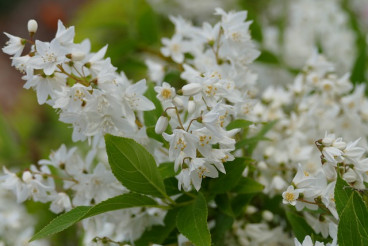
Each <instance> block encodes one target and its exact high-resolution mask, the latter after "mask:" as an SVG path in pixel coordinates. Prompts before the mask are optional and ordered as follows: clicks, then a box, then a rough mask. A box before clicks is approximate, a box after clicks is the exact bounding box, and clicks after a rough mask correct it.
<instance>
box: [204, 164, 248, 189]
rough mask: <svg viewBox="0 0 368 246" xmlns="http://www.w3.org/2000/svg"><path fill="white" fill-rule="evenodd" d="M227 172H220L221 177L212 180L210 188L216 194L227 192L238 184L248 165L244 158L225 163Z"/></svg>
mask: <svg viewBox="0 0 368 246" xmlns="http://www.w3.org/2000/svg"><path fill="white" fill-rule="evenodd" d="M224 166H225V170H226V174H222V173H221V174H220V176H219V178H217V179H213V180H211V183H210V190H211V192H213V193H215V194H219V193H225V192H227V191H230V190H231V189H233V188H234V187H235V186H237V184H238V182H239V180H240V178H241V177H242V173H243V171H244V169H245V167H246V163H245V160H244V159H243V158H236V159H235V160H233V161H229V162H225V163H224Z"/></svg>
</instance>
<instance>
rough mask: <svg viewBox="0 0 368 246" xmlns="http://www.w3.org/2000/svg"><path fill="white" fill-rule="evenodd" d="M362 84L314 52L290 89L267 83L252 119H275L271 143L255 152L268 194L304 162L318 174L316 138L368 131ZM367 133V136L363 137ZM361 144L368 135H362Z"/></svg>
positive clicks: (281, 186) (280, 187)
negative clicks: (354, 84)
mask: <svg viewBox="0 0 368 246" xmlns="http://www.w3.org/2000/svg"><path fill="white" fill-rule="evenodd" d="M364 91H365V87H364V85H359V86H356V87H355V88H354V89H353V84H352V83H351V82H350V81H349V74H345V75H343V76H341V77H338V76H337V75H336V74H335V72H334V68H333V65H332V64H331V63H329V62H328V61H326V59H325V58H324V57H323V56H321V55H318V54H317V53H315V54H314V55H313V56H312V57H311V58H310V59H309V60H308V61H307V64H306V65H305V67H304V69H303V71H302V73H300V74H299V75H297V77H296V78H295V80H294V82H293V83H292V84H289V85H287V87H286V86H285V87H281V86H279V87H274V86H269V87H267V88H266V90H265V91H264V92H263V94H262V96H261V99H262V101H261V102H259V103H257V104H256V105H255V106H254V108H253V110H252V111H251V112H250V114H248V117H249V118H250V119H251V120H253V121H255V122H258V121H260V122H265V121H266V122H267V121H276V123H275V125H274V126H273V127H272V129H271V130H270V131H269V132H268V133H267V135H266V137H267V139H268V141H262V142H261V143H259V145H258V147H257V149H256V150H255V152H254V159H255V160H257V161H258V164H257V168H258V170H259V174H258V180H259V181H260V182H261V183H262V184H264V185H265V186H266V188H265V192H266V193H269V194H271V195H273V194H280V192H281V191H283V190H284V189H285V188H286V187H287V183H288V182H289V181H290V180H291V179H292V178H293V175H294V174H295V172H296V169H297V166H295V163H300V164H301V165H302V167H303V169H304V170H306V171H308V172H309V173H316V172H317V171H318V170H319V168H320V164H319V155H318V153H316V152H313V148H314V142H315V140H316V139H319V138H320V136H321V135H322V134H324V133H325V132H326V131H327V132H332V133H339V135H341V136H342V137H343V138H344V139H348V140H353V139H356V138H358V137H363V136H366V135H364V133H366V132H368V124H367V123H368V111H367V109H368V107H367V105H368V100H367V98H366V97H365V95H364ZM362 134H363V135H362ZM362 144H363V146H366V139H365V138H362Z"/></svg>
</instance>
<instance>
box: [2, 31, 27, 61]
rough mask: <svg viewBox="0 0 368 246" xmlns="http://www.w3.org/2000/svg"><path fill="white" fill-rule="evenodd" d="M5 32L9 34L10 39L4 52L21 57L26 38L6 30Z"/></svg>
mask: <svg viewBox="0 0 368 246" xmlns="http://www.w3.org/2000/svg"><path fill="white" fill-rule="evenodd" d="M4 34H5V35H6V36H8V38H9V40H8V41H7V42H6V43H5V46H4V47H3V52H4V53H6V54H8V55H13V56H14V57H19V56H20V55H21V54H22V51H23V49H24V45H25V40H23V39H21V38H19V37H16V36H13V35H10V34H9V33H6V32H4Z"/></svg>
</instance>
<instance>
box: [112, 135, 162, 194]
mask: <svg viewBox="0 0 368 246" xmlns="http://www.w3.org/2000/svg"><path fill="white" fill-rule="evenodd" d="M105 142H106V151H107V156H108V158H109V164H110V166H111V170H112V172H113V174H114V175H115V177H116V178H117V179H118V180H119V181H120V182H121V183H122V184H123V185H124V186H125V187H126V188H128V189H129V190H131V191H134V192H138V193H142V194H147V195H152V196H156V197H164V196H166V192H165V186H164V182H163V180H162V178H161V175H160V173H159V171H158V167H157V166H156V163H155V160H154V158H153V157H152V155H151V154H150V153H149V152H148V151H147V150H146V149H145V148H144V147H143V146H141V145H140V144H138V143H137V142H136V141H134V140H133V139H129V138H122V137H115V136H112V135H106V136H105Z"/></svg>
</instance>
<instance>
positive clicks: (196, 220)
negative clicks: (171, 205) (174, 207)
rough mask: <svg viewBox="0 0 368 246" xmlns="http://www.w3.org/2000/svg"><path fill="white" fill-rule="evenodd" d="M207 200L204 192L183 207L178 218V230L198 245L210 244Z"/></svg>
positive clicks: (208, 245)
mask: <svg viewBox="0 0 368 246" xmlns="http://www.w3.org/2000/svg"><path fill="white" fill-rule="evenodd" d="M207 214H208V210H207V202H206V199H205V198H204V196H203V195H202V193H199V194H198V196H197V198H196V199H195V200H194V202H193V203H191V204H190V205H188V206H186V207H183V208H182V209H181V210H180V211H179V212H178V216H177V218H176V225H177V227H178V230H179V231H180V232H181V233H182V234H183V235H184V236H185V237H187V238H188V239H189V240H190V241H191V242H192V243H194V244H195V245H196V246H210V245H211V234H210V232H209V230H208V227H207Z"/></svg>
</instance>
